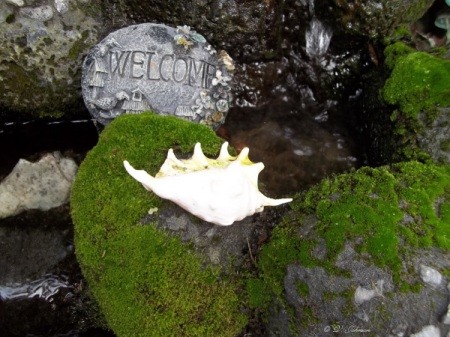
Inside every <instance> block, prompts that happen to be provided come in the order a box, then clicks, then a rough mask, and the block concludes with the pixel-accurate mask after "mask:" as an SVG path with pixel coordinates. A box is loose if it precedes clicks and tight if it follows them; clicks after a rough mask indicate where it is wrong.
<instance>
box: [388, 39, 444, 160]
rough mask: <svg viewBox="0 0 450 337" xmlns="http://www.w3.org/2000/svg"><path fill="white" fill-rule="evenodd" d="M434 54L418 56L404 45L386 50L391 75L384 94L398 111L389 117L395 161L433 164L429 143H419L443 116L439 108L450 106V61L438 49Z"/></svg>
mask: <svg viewBox="0 0 450 337" xmlns="http://www.w3.org/2000/svg"><path fill="white" fill-rule="evenodd" d="M433 53H434V54H435V55H432V54H430V53H425V52H417V51H415V50H414V49H412V48H411V47H409V46H407V45H406V44H405V43H403V42H396V43H394V44H392V45H389V46H388V47H387V48H386V49H385V56H386V65H387V66H388V68H390V69H392V73H391V75H390V77H389V78H388V80H387V81H386V82H385V85H384V87H383V89H382V90H381V93H382V97H383V98H384V100H385V101H386V102H387V103H389V104H391V105H393V108H394V109H395V110H393V112H392V114H391V116H390V119H391V121H392V122H393V125H394V128H393V130H394V141H395V143H396V144H395V146H394V147H393V148H394V149H395V153H394V160H395V161H405V160H419V161H422V162H427V161H430V160H431V157H430V154H429V153H428V152H429V151H430V150H429V149H427V148H426V145H424V144H425V143H426V142H425V143H420V142H419V139H420V138H421V137H424V138H425V139H427V137H429V136H426V130H427V129H428V128H430V127H431V125H433V121H434V120H435V119H436V117H437V116H438V115H439V114H440V113H441V112H439V111H438V107H446V106H450V60H447V59H444V58H442V56H439V53H440V51H439V50H437V49H436V50H434V51H433ZM443 142H445V140H443ZM424 147H425V149H424ZM434 159H435V160H438V159H436V158H434Z"/></svg>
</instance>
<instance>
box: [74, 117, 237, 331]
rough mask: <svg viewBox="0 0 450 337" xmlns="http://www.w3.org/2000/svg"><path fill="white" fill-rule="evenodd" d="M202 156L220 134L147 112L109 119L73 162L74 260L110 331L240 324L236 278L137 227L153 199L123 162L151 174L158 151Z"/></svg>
mask: <svg viewBox="0 0 450 337" xmlns="http://www.w3.org/2000/svg"><path fill="white" fill-rule="evenodd" d="M197 141H199V142H201V143H202V148H203V150H204V152H205V153H206V154H207V155H213V154H216V153H217V152H218V150H219V147H220V143H221V141H220V139H219V138H218V137H216V136H215V135H214V133H213V131H212V130H210V129H209V128H207V127H204V126H200V125H197V124H192V123H189V122H186V121H182V120H180V119H177V118H174V117H162V116H157V115H153V114H150V113H144V114H141V115H126V116H121V117H119V118H117V119H116V120H115V121H113V122H112V123H111V124H110V125H109V126H107V127H106V128H105V130H104V131H103V133H102V134H101V136H100V140H99V143H98V145H97V146H96V147H95V148H94V149H93V150H92V151H91V152H90V153H89V154H88V155H87V157H86V159H85V161H84V162H83V163H82V164H81V165H80V168H79V171H78V174H77V177H76V180H75V183H74V185H73V189H72V199H71V207H72V217H73V221H74V224H75V246H76V254H77V258H78V260H79V262H80V265H81V267H82V271H83V274H84V275H85V277H86V279H87V281H88V283H89V285H90V287H91V289H92V292H93V294H94V296H95V298H96V299H97V300H98V303H99V305H100V307H101V309H102V310H103V312H104V314H105V317H106V320H107V322H108V325H109V326H110V327H111V328H112V329H113V330H114V332H115V333H116V334H117V335H118V336H234V335H236V334H237V333H238V332H239V331H240V330H241V328H242V327H243V326H244V325H245V324H246V317H245V316H244V315H243V314H242V313H241V312H240V309H239V305H240V303H239V289H240V286H239V284H238V283H237V282H236V281H232V280H231V279H229V278H228V277H226V276H224V275H222V273H221V271H220V270H219V269H217V268H212V267H211V268H209V267H205V266H204V263H203V261H202V259H201V258H200V257H199V256H198V255H197V254H196V253H195V252H193V251H192V250H191V249H189V248H188V247H186V246H185V245H184V244H182V242H181V240H179V239H178V238H175V237H172V236H169V235H168V234H166V233H165V232H162V231H160V230H158V229H157V228H156V224H154V223H153V224H150V225H145V226H143V225H140V223H139V221H140V219H141V218H142V217H143V216H144V215H145V214H146V212H147V210H148V209H149V208H151V207H158V206H160V202H161V201H160V199H159V198H157V197H156V196H155V195H153V194H152V193H149V192H147V191H145V190H144V189H143V188H142V186H141V185H140V184H139V183H138V182H136V181H134V180H133V179H132V178H131V177H130V176H129V175H128V174H127V173H126V171H125V169H124V168H123V165H122V162H123V160H124V159H127V160H129V161H130V162H131V163H133V165H135V166H136V167H139V168H142V169H145V170H147V171H148V172H149V173H151V174H154V173H156V172H157V170H158V169H159V166H160V165H161V164H162V162H163V161H164V158H165V156H166V153H167V150H168V149H169V148H170V147H173V146H175V145H176V146H177V147H179V148H180V150H181V151H183V152H187V151H191V150H192V149H193V146H194V144H195V143H196V142H197Z"/></svg>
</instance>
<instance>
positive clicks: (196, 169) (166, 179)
mask: <svg viewBox="0 0 450 337" xmlns="http://www.w3.org/2000/svg"><path fill="white" fill-rule="evenodd" d="M227 148H228V143H227V142H225V143H223V144H222V148H221V149H220V154H219V157H218V158H217V159H210V158H207V157H206V156H205V155H204V154H203V152H202V149H201V146H200V143H197V144H196V145H195V148H194V154H193V156H192V158H190V159H186V160H183V159H178V158H177V157H176V156H175V154H174V153H173V150H172V149H170V150H169V151H168V153H167V158H166V160H165V162H164V164H163V165H162V166H161V169H160V171H159V172H158V173H157V174H156V175H155V177H152V176H151V175H149V174H148V173H147V172H145V171H144V170H136V169H134V168H133V167H132V166H131V165H130V163H129V162H128V161H124V166H125V169H126V170H127V172H128V173H129V174H130V175H131V176H132V177H133V178H134V179H136V180H137V181H139V182H140V183H141V184H142V185H143V186H144V187H145V188H146V189H147V190H149V191H153V193H155V194H156V195H158V196H159V197H161V198H163V199H168V200H171V201H173V202H174V203H176V204H177V205H179V206H180V207H182V208H184V209H185V210H187V211H188V212H190V213H192V214H194V215H196V216H197V217H199V218H201V219H203V220H205V221H208V222H212V223H214V224H217V225H221V226H229V225H231V224H232V223H233V222H234V221H239V220H242V219H244V218H245V217H247V216H249V215H252V214H255V213H257V212H261V211H262V210H263V209H264V206H277V205H280V204H283V203H287V202H290V201H292V199H291V198H285V199H271V198H268V197H266V196H265V195H263V194H262V193H261V192H260V191H259V190H258V174H259V172H261V171H262V169H263V168H264V164H263V163H257V164H255V163H253V162H251V161H250V159H249V158H248V152H249V149H248V148H244V149H243V150H242V151H241V153H240V154H239V156H238V157H237V158H236V157H232V156H230V154H229V153H228V149H227Z"/></svg>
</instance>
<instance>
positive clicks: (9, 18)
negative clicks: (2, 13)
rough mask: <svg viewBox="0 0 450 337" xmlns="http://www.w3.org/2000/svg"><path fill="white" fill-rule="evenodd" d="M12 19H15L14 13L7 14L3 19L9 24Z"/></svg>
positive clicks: (12, 21)
mask: <svg viewBox="0 0 450 337" xmlns="http://www.w3.org/2000/svg"><path fill="white" fill-rule="evenodd" d="M14 21H16V15H15V14H14V13H11V14H9V15H8V16H7V17H6V19H5V22H6V23H9V24H11V23H14Z"/></svg>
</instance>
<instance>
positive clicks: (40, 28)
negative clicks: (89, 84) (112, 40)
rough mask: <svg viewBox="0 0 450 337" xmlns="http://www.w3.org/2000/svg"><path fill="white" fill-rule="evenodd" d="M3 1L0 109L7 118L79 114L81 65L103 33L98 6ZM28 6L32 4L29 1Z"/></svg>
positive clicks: (0, 8)
mask: <svg viewBox="0 0 450 337" xmlns="http://www.w3.org/2000/svg"><path fill="white" fill-rule="evenodd" d="M31 3H33V2H32V1H27V2H26V4H25V3H23V4H20V2H14V1H2V3H0V44H1V45H2V48H1V50H0V60H1V61H0V91H1V92H2V96H1V98H0V107H1V108H2V110H3V114H5V113H6V112H8V111H9V114H10V116H8V117H9V118H11V119H13V118H17V117H18V115H19V116H20V117H22V118H36V117H61V116H63V115H64V114H68V113H71V114H72V115H73V114H80V111H84V110H83V103H82V100H81V95H80V89H79V88H80V81H81V64H82V59H83V57H84V55H85V54H86V53H87V51H88V49H89V48H90V47H91V46H92V45H94V44H95V43H96V42H97V41H98V40H99V38H100V36H101V35H102V33H103V31H102V29H104V28H103V24H102V12H101V8H100V6H98V5H94V4H91V3H88V4H87V3H86V1H85V0H77V1H70V2H69V1H50V0H44V1H39V3H36V4H34V3H33V5H30V4H31ZM27 4H28V5H27Z"/></svg>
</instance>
